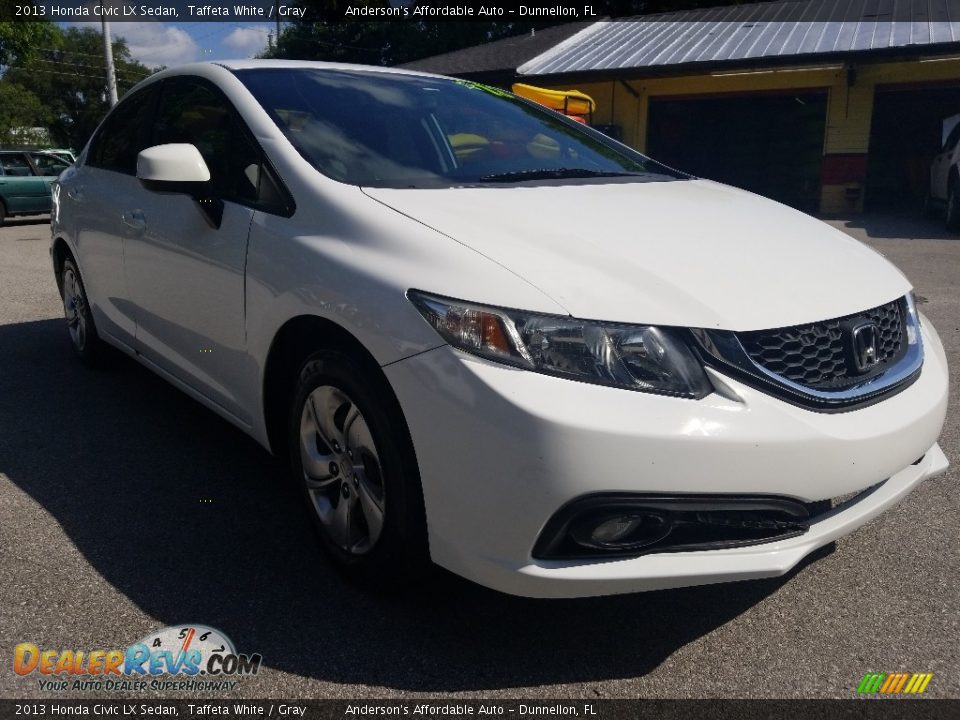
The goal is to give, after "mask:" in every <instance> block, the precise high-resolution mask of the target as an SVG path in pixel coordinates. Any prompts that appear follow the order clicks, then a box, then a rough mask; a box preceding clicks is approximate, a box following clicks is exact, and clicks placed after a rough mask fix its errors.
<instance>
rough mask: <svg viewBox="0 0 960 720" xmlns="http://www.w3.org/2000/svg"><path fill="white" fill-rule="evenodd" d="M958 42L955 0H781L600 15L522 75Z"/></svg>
mask: <svg viewBox="0 0 960 720" xmlns="http://www.w3.org/2000/svg"><path fill="white" fill-rule="evenodd" d="M958 41H960V0H800V1H796V0H787V1H781V2H766V3H755V4H751V5H735V6H730V7H719V8H710V9H706V10H691V11H683V12H671V13H663V14H660V15H648V16H640V17H636V18H631V19H627V20H613V21H609V20H608V21H600V22H597V23H594V24H592V25H590V26H589V27H588V28H586V29H584V30H582V31H581V32H579V33H577V34H576V35H574V36H573V37H571V38H569V39H568V40H566V41H564V42H562V43H560V44H559V45H557V46H555V47H554V48H551V49H550V50H548V51H546V52H544V53H543V54H541V55H538V56H537V57H535V58H533V59H532V60H530V61H528V62H526V63H524V64H523V65H521V66H520V68H519V69H518V72H519V74H521V75H551V74H559V73H581V72H596V71H601V70H608V71H609V70H625V69H631V68H647V67H658V66H659V67H663V66H670V65H683V64H687V63H698V62H713V63H716V62H729V61H743V60H751V59H760V58H785V57H791V56H809V55H822V54H828V53H844V52H861V51H876V50H888V49H892V48H901V47H908V46H924V45H934V44H941V43H953V42H958Z"/></svg>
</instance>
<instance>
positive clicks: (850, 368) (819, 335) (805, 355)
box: [737, 300, 907, 389]
mask: <svg viewBox="0 0 960 720" xmlns="http://www.w3.org/2000/svg"><path fill="white" fill-rule="evenodd" d="M904 312H905V308H904V306H903V300H895V301H894V302H890V303H887V304H885V305H881V306H879V307H876V308H873V309H871V310H867V311H865V312H861V313H856V314H854V315H847V316H845V317H842V318H836V319H833V320H826V321H823V322H817V323H810V324H807V325H795V326H793V327H787V328H778V329H776V330H758V331H754V332H742V333H737V338H738V340H739V341H740V344H741V345H742V346H743V349H744V350H745V351H746V353H747V355H748V356H749V357H750V359H751V360H753V362H755V363H756V364H757V365H759V366H760V367H762V368H764V369H766V370H767V371H769V372H771V373H774V374H776V375H779V376H780V377H783V378H786V379H787V380H790V381H792V382H795V383H798V384H800V385H805V386H807V387H811V388H821V389H832V388H842V387H845V386H848V385H852V384H855V383H860V382H863V381H864V380H865V379H869V378H870V377H873V376H875V375H879V374H881V373H883V372H884V371H885V370H886V369H887V367H888V366H889V365H890V364H892V363H894V362H895V361H896V360H898V359H899V358H900V356H901V355H902V354H903V353H904V351H905V350H906V344H907V343H906V338H905V337H904V335H905V325H904V322H903V316H904ZM868 322H872V323H874V324H875V325H876V326H877V363H876V365H874V366H873V367H871V368H870V369H869V371H867V372H861V371H860V370H859V369H858V367H857V365H856V362H855V360H854V357H853V353H854V351H853V348H852V347H851V345H850V342H851V341H850V336H851V333H850V332H849V329H850V328H852V327H856V326H857V325H860V324H863V323H868Z"/></svg>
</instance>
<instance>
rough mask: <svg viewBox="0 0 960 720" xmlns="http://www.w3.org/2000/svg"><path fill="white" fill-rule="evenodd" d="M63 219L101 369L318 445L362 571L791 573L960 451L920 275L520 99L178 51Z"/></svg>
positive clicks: (68, 295) (70, 198)
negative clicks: (112, 355)
mask: <svg viewBox="0 0 960 720" xmlns="http://www.w3.org/2000/svg"><path fill="white" fill-rule="evenodd" d="M52 228H53V242H52V246H51V253H52V258H53V266H54V270H55V272H56V278H57V283H58V285H59V286H60V288H61V291H62V293H63V299H64V309H65V313H66V317H67V325H68V329H69V334H70V338H71V340H72V343H73V347H74V349H75V350H76V352H77V353H78V354H79V356H80V357H81V358H82V359H83V360H84V361H87V362H91V363H92V362H95V361H96V360H97V359H98V357H99V356H100V353H101V352H102V350H103V345H104V343H106V344H109V345H112V346H114V347H116V348H120V349H121V350H123V351H124V352H126V353H128V354H129V355H131V356H133V357H135V358H136V359H138V360H139V361H140V362H142V363H143V364H144V365H146V366H147V367H149V368H151V369H153V370H155V371H156V372H157V373H159V374H160V375H162V376H163V377H165V378H166V379H168V380H169V381H170V382H171V383H172V384H174V385H175V386H177V387H178V388H180V389H181V390H183V391H184V392H186V393H188V394H189V395H191V396H192V397H194V398H196V399H197V400H198V401H199V402H201V403H203V404H204V405H206V406H207V407H208V408H210V409H211V410H213V411H214V412H216V413H218V414H220V415H221V416H222V417H224V418H226V419H227V420H228V421H230V422H231V423H233V424H235V425H236V426H238V427H240V428H242V429H243V430H244V431H245V432H247V433H249V434H250V435H251V436H252V437H253V438H255V439H256V440H257V441H258V442H259V443H261V444H262V445H263V446H264V447H266V448H268V449H270V450H272V451H273V452H275V453H277V454H280V455H287V456H289V459H290V463H291V465H292V469H293V475H294V478H295V480H296V481H297V482H298V483H299V484H300V486H301V487H302V489H303V495H304V498H305V503H306V505H307V507H308V508H309V511H310V513H311V517H312V518H313V520H314V522H315V524H316V526H317V529H318V530H319V536H320V538H321V540H322V542H323V544H324V546H325V547H326V549H327V550H328V551H329V554H330V557H331V558H333V560H334V561H335V562H336V563H338V564H339V565H341V566H342V567H343V568H345V570H346V571H347V572H348V573H349V574H352V575H356V576H358V577H360V578H364V579H368V580H373V581H376V582H392V581H395V580H398V579H404V578H410V577H415V576H416V575H417V573H418V572H420V571H421V570H422V569H424V568H425V567H428V566H429V562H430V561H431V560H432V562H434V563H437V564H439V565H441V566H443V567H446V568H448V569H450V570H452V571H454V572H456V573H459V574H461V575H463V576H465V577H467V578H470V579H472V580H475V581H476V582H478V583H482V584H484V585H487V586H489V587H493V588H496V589H499V590H502V591H505V592H508V593H514V594H519V595H527V596H539V597H573V596H585V595H600V594H609V593H622V592H633V591H640V590H651V589H656V588H666V587H677V586H683V585H696V584H703V583H713V582H720V581H727V580H742V579H747V578H759V577H768V576H774V575H781V574H783V573H785V572H786V571H788V570H789V569H790V568H791V567H793V566H794V565H796V564H797V563H798V562H799V561H800V560H801V559H802V558H803V557H804V556H806V555H808V554H809V553H811V552H812V551H813V550H815V549H816V548H818V547H821V546H823V545H825V544H827V543H829V542H831V541H833V540H835V539H836V538H838V537H840V536H842V535H844V534H846V533H849V532H850V531H852V530H854V529H855V528H857V527H858V526H860V525H862V524H863V523H865V522H867V521H868V520H870V519H871V518H873V517H876V516H877V515H878V514H879V513H881V512H883V511H884V510H886V509H887V508H889V507H891V506H893V505H894V504H896V503H897V502H898V501H899V500H901V499H902V498H903V497H904V496H905V495H906V494H907V493H909V492H910V491H911V490H912V489H913V488H915V487H916V486H917V485H918V484H919V483H921V482H922V481H924V480H925V479H927V478H930V477H932V476H934V475H937V474H939V473H942V472H943V471H944V470H945V468H946V467H947V461H946V459H945V457H944V454H943V452H942V451H941V450H940V447H939V446H938V445H937V438H938V436H939V434H940V431H941V428H942V425H943V421H944V415H945V411H946V402H947V365H946V358H945V356H944V351H943V347H942V345H941V343H940V340H939V338H938V336H937V333H936V331H935V330H934V328H933V327H932V326H931V325H930V323H929V322H927V321H926V320H925V319H924V318H922V316H921V315H920V314H919V313H918V312H917V309H916V307H915V305H914V301H913V296H912V292H911V286H910V283H909V282H908V281H907V279H906V278H905V277H904V276H903V275H902V274H901V273H900V272H899V271H898V270H897V269H896V268H894V267H893V266H892V265H891V264H890V263H888V262H887V261H886V260H884V259H883V258H882V257H881V256H880V255H878V254H877V253H875V252H873V251H872V250H870V249H869V248H867V247H864V246H863V245H861V244H859V243H857V242H855V241H854V240H852V239H851V238H850V237H848V236H846V235H844V234H842V233H840V232H839V231H836V230H834V229H832V228H830V227H828V226H827V225H825V224H823V223H821V222H818V221H816V220H814V219H812V218H810V217H807V216H805V215H803V214H801V213H798V212H796V211H794V210H791V209H790V208H787V207H785V206H783V205H779V204H777V203H775V202H771V201H769V200H766V199H763V198H760V197H758V196H756V195H752V194H750V193H746V192H743V191H740V190H736V189H733V188H730V187H726V186H723V185H719V184H717V183H713V182H709V181H705V180H699V179H694V178H689V177H688V176H686V175H683V174H682V173H679V172H676V171H674V170H670V169H668V168H666V167H664V166H662V165H660V164H658V163H656V162H654V161H652V160H650V159H648V158H646V157H644V156H642V155H640V154H638V153H637V152H635V151H633V150H631V149H629V148H627V147H626V146H624V145H621V144H618V143H616V142H614V141H613V140H610V139H609V138H607V137H605V136H603V135H601V134H600V133H598V132H595V131H593V130H591V129H589V128H584V127H583V126H581V125H578V124H577V123H574V122H571V121H570V120H568V119H566V118H563V117H561V116H559V115H557V114H555V113H553V112H551V111H548V110H544V109H542V108H540V107H538V106H536V105H534V104H532V103H529V102H527V101H525V100H521V99H517V98H515V97H513V96H512V95H510V94H509V93H506V92H503V91H500V90H496V89H493V88H488V87H484V86H481V85H477V84H474V83H470V82H465V81H461V80H453V79H448V78H441V77H436V76H430V75H423V74H417V73H412V72H405V71H397V70H386V69H382V68H366V67H357V66H343V65H328V64H321V63H306V62H286V61H254V60H250V61H237V62H226V63H215V64H203V65H190V66H183V67H178V68H174V69H171V70H166V71H163V72H161V73H158V74H156V75H154V76H152V77H151V78H150V79H148V80H146V81H144V82H143V83H141V84H140V85H138V86H137V87H136V88H135V89H134V90H133V91H131V92H130V94H129V95H128V96H127V97H126V98H125V99H124V100H123V101H122V102H121V103H120V104H119V105H118V106H117V108H116V109H115V110H113V111H112V113H111V114H110V115H109V116H108V117H107V119H106V120H105V121H104V122H103V123H102V125H101V126H100V128H99V129H98V130H97V132H96V133H95V135H94V136H93V138H92V140H91V141H90V143H89V144H88V146H87V147H86V148H85V149H84V151H83V152H82V154H81V157H80V158H79V159H78V161H77V163H76V165H75V166H74V167H73V168H71V169H69V170H67V171H66V172H65V173H64V174H63V175H62V176H61V177H60V179H59V182H58V184H57V186H56V189H55V210H54V215H53V223H52ZM837 498H841V499H842V501H839V500H836V499H837ZM903 532H904V534H905V535H906V534H908V533H909V528H904V530H903Z"/></svg>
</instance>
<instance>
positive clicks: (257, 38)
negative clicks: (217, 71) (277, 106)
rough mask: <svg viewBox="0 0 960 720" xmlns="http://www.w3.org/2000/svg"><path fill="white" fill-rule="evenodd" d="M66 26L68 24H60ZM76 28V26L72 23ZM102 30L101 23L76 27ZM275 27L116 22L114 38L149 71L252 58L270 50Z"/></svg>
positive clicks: (114, 24) (238, 23)
mask: <svg viewBox="0 0 960 720" xmlns="http://www.w3.org/2000/svg"><path fill="white" fill-rule="evenodd" d="M61 24H62V25H64V26H66V25H67V24H66V23H61ZM71 24H73V23H71ZM75 25H87V26H90V27H95V28H96V29H97V30H99V29H100V22H99V21H97V22H89V23H86V22H84V23H75ZM275 32H276V25H275V24H268V23H264V22H263V21H259V22H250V23H242V22H236V23H227V22H195V23H180V22H162V21H154V22H114V23H111V24H110V33H111V35H113V37H115V38H116V37H122V38H124V39H125V40H126V41H127V46H128V47H129V48H130V52H131V54H132V55H133V57H134V58H136V59H137V60H139V61H140V62H142V63H143V64H144V65H146V66H148V67H157V66H159V65H165V66H167V67H173V66H174V65H182V64H184V63H189V62H196V61H201V60H227V59H231V58H249V57H253V56H254V55H256V54H257V53H259V52H260V51H261V50H263V49H264V48H265V47H266V46H267V42H268V38H269V37H270V33H275Z"/></svg>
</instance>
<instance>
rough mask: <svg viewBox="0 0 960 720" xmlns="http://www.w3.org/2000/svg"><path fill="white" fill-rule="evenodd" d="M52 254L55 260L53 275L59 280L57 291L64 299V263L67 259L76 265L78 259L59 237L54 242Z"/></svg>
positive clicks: (62, 238) (63, 239) (61, 237)
mask: <svg viewBox="0 0 960 720" xmlns="http://www.w3.org/2000/svg"><path fill="white" fill-rule="evenodd" d="M50 252H51V257H52V258H53V273H54V275H55V276H56V278H57V289H58V290H59V291H60V296H61V297H62V296H63V263H64V261H65V260H66V259H67V258H70V259H72V260H73V262H74V263H76V262H77V258H76V255H74V254H73V250H71V249H70V245H69V244H68V243H67V241H66V239H65V238H64V237H63V236H58V237H57V238H56V240H54V241H53V246H52V248H51V251H50ZM78 269H79V267H78Z"/></svg>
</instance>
